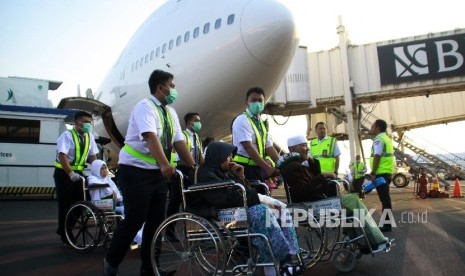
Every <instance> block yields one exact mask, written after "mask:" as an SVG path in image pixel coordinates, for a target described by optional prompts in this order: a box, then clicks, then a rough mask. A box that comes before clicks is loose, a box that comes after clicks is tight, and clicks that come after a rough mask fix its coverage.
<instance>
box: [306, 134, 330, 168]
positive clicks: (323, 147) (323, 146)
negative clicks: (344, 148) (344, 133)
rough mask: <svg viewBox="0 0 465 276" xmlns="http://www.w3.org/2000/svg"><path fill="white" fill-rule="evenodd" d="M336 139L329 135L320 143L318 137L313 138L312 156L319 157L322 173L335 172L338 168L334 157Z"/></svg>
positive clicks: (311, 145)
mask: <svg viewBox="0 0 465 276" xmlns="http://www.w3.org/2000/svg"><path fill="white" fill-rule="evenodd" d="M335 146H336V139H334V138H333V137H329V136H328V138H327V139H325V140H323V141H322V142H321V143H318V138H315V139H313V140H312V142H311V144H310V151H311V153H312V157H313V158H316V159H318V161H319V162H320V168H321V172H322V173H328V172H331V173H332V172H334V171H335V170H336V158H335V157H334V148H335Z"/></svg>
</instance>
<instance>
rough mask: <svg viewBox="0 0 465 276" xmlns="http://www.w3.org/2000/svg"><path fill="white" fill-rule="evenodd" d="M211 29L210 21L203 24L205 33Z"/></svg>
mask: <svg viewBox="0 0 465 276" xmlns="http://www.w3.org/2000/svg"><path fill="white" fill-rule="evenodd" d="M209 31H210V23H206V24H205V25H204V26H203V34H208V32H209Z"/></svg>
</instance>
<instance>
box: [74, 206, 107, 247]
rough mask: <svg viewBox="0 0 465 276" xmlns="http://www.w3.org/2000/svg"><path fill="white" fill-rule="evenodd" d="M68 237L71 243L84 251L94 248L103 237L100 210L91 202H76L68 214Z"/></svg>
mask: <svg viewBox="0 0 465 276" xmlns="http://www.w3.org/2000/svg"><path fill="white" fill-rule="evenodd" d="M65 229H66V230H65V231H66V239H67V240H68V242H69V244H70V245H71V246H72V247H73V248H75V249H77V250H81V251H83V252H88V251H91V250H92V249H94V248H95V247H96V246H97V245H98V243H99V241H100V238H101V224H100V211H99V210H98V209H97V208H96V207H95V206H94V205H92V204H91V203H89V202H86V201H80V202H77V203H75V204H74V205H73V206H72V207H71V209H70V210H69V211H68V214H66V219H65Z"/></svg>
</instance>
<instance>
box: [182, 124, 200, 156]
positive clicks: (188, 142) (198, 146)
mask: <svg viewBox="0 0 465 276" xmlns="http://www.w3.org/2000/svg"><path fill="white" fill-rule="evenodd" d="M182 133H184V136H186V141H187V148H188V149H189V151H190V150H191V148H192V139H191V136H190V135H189V132H188V131H187V130H184V131H183V132H182ZM194 135H195V136H196V138H197V139H196V140H197V141H196V142H197V143H196V144H197V148H198V150H199V152H198V153H199V156H198V157H199V160H200V155H201V154H202V151H203V149H202V143H200V139H199V135H198V134H197V133H195V132H194ZM193 157H194V161H195V156H193Z"/></svg>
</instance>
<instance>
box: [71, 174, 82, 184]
mask: <svg viewBox="0 0 465 276" xmlns="http://www.w3.org/2000/svg"><path fill="white" fill-rule="evenodd" d="M68 176H69V178H70V179H71V181H73V182H78V181H80V180H81V176H80V175H79V174H77V173H75V172H70V173H69V174H68Z"/></svg>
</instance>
